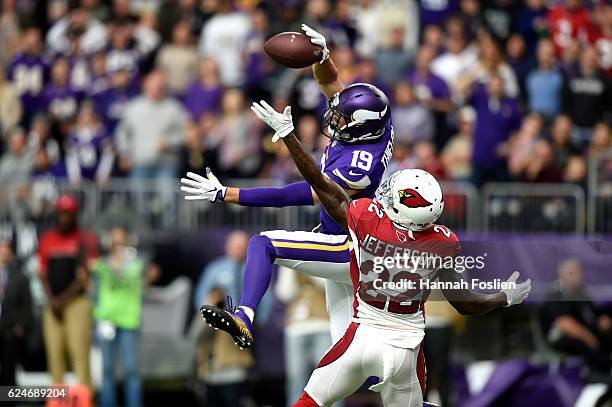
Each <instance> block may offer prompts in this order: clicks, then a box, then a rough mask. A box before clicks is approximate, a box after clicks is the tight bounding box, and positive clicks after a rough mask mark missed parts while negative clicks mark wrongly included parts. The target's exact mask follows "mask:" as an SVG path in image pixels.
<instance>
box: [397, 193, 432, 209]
mask: <svg viewBox="0 0 612 407" xmlns="http://www.w3.org/2000/svg"><path fill="white" fill-rule="evenodd" d="M399 197H400V203H401V204H402V205H406V206H407V207H409V208H423V207H425V206H430V205H431V202H429V201H428V200H426V199H425V198H423V197H422V196H421V194H419V193H418V192H417V191H415V190H414V189H412V188H406V189H403V190H401V191H399Z"/></svg>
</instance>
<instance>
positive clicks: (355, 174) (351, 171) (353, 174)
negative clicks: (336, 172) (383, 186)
mask: <svg viewBox="0 0 612 407" xmlns="http://www.w3.org/2000/svg"><path fill="white" fill-rule="evenodd" d="M349 175H352V176H353V177H357V176H359V175H363V174H360V173H358V172H353V170H350V171H349Z"/></svg>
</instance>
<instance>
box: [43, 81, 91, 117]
mask: <svg viewBox="0 0 612 407" xmlns="http://www.w3.org/2000/svg"><path fill="white" fill-rule="evenodd" d="M81 99H82V94H81V92H79V91H77V90H75V89H73V88H72V87H70V86H64V87H58V86H55V85H49V86H47V88H46V89H45V92H44V93H43V100H44V102H43V103H44V106H45V110H46V111H47V112H48V113H51V114H52V115H53V116H55V117H56V118H58V119H60V120H67V119H70V118H72V117H74V116H75V115H76V113H77V111H78V109H79V103H80V102H81Z"/></svg>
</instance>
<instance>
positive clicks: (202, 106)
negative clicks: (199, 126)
mask: <svg viewBox="0 0 612 407" xmlns="http://www.w3.org/2000/svg"><path fill="white" fill-rule="evenodd" d="M222 95H223V92H222V89H221V86H214V87H211V88H205V87H203V86H202V83H201V82H200V81H197V82H194V83H192V84H191V85H189V86H188V87H187V89H185V95H184V96H183V104H184V105H185V108H186V109H187V111H188V112H189V113H190V114H191V117H192V118H193V119H194V120H198V119H199V118H200V117H201V116H202V114H204V113H214V112H217V111H218V110H219V105H220V103H221V96H222Z"/></svg>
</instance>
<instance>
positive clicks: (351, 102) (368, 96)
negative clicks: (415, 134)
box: [321, 83, 391, 143]
mask: <svg viewBox="0 0 612 407" xmlns="http://www.w3.org/2000/svg"><path fill="white" fill-rule="evenodd" d="M390 110H391V109H390V106H389V99H388V98H387V96H385V94H384V93H383V92H382V91H381V90H380V89H378V88H377V87H376V86H373V85H370V84H367V83H355V84H353V85H351V86H348V87H346V88H344V89H343V90H342V92H338V93H336V94H335V95H333V96H332V97H331V98H330V99H329V106H328V107H327V108H326V109H325V111H324V112H323V115H322V117H321V131H322V133H323V134H325V135H326V136H328V137H329V138H331V139H333V140H340V141H344V142H346V143H356V142H360V141H369V140H375V139H377V138H379V137H380V136H382V134H383V133H384V131H385V125H386V124H387V122H388V121H389V118H390V117H391V111H390Z"/></svg>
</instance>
